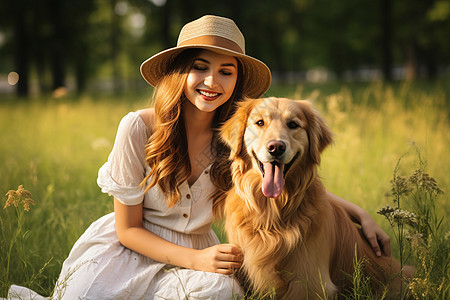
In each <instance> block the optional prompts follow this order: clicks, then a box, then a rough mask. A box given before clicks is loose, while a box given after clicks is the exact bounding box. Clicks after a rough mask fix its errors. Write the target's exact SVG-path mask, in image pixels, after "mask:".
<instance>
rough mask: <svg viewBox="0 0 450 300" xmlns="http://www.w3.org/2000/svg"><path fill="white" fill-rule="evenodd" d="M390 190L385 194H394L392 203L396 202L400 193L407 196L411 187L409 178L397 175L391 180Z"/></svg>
mask: <svg viewBox="0 0 450 300" xmlns="http://www.w3.org/2000/svg"><path fill="white" fill-rule="evenodd" d="M391 185H392V187H391V192H390V193H387V194H386V195H387V196H394V203H397V199H398V198H399V197H401V196H402V195H405V196H407V195H408V194H409V192H411V190H412V188H411V185H410V182H409V180H408V179H407V178H406V177H404V176H397V177H395V178H394V179H393V180H391Z"/></svg>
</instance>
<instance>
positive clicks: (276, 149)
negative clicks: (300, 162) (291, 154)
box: [267, 140, 286, 156]
mask: <svg viewBox="0 0 450 300" xmlns="http://www.w3.org/2000/svg"><path fill="white" fill-rule="evenodd" d="M267 150H269V153H270V154H271V155H273V156H280V155H282V154H283V153H284V151H286V144H285V143H284V142H283V141H280V140H270V141H269V142H268V143H267Z"/></svg>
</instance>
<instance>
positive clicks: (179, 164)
mask: <svg viewBox="0 0 450 300" xmlns="http://www.w3.org/2000/svg"><path fill="white" fill-rule="evenodd" d="M200 51H202V50H201V49H188V50H185V51H183V52H182V53H181V54H179V55H178V56H177V58H176V59H175V60H174V61H173V62H172V63H171V64H170V66H169V67H168V68H167V69H168V72H167V74H166V75H165V76H164V77H163V78H162V79H161V80H160V81H159V82H158V84H157V86H156V87H155V90H154V93H153V101H154V108H155V125H154V127H153V128H154V131H153V133H152V135H151V136H150V138H149V140H148V142H147V145H146V148H145V152H146V158H145V160H146V162H147V164H148V165H149V166H150V169H151V171H150V173H149V174H148V175H147V177H146V178H145V179H144V181H142V183H141V185H143V186H146V189H145V192H147V191H148V190H149V189H150V188H151V187H153V186H155V185H156V184H158V186H159V187H160V188H161V191H162V192H163V194H164V196H165V198H166V201H167V204H168V206H169V207H172V206H174V205H175V204H176V203H178V201H180V198H181V194H180V191H179V189H178V186H179V185H180V184H181V183H182V182H184V181H186V180H187V179H188V177H189V175H190V173H191V164H190V160H189V155H188V145H187V139H186V129H185V125H184V117H183V112H182V105H183V101H186V99H185V98H184V95H183V91H184V87H185V84H186V79H187V76H188V74H189V71H190V70H191V68H192V66H193V63H194V60H195V58H196V57H198V54H199V52H200ZM237 60H238V76H237V81H236V86H235V89H234V92H233V94H232V96H231V97H230V99H229V100H228V101H227V102H226V103H224V104H223V105H222V106H220V107H219V108H217V110H216V113H215V115H214V120H213V125H212V126H213V130H214V134H213V138H212V141H211V153H212V154H213V157H214V161H213V163H212V165H211V170H210V177H211V180H212V182H213V184H214V186H215V187H216V191H215V192H214V193H213V194H212V196H211V199H212V201H214V206H213V207H214V214H215V215H216V216H220V215H221V212H220V210H221V206H222V205H221V203H222V202H223V200H224V194H225V192H226V191H228V190H229V189H230V188H231V172H230V163H229V160H228V159H229V151H230V150H229V148H228V146H226V145H225V144H224V143H223V142H222V141H221V140H220V139H219V138H218V129H219V127H220V125H221V124H222V123H223V122H224V121H226V120H227V119H229V118H230V116H231V115H232V114H233V113H234V111H235V109H236V103H237V102H238V101H241V100H242V98H243V94H242V78H243V71H242V64H241V63H240V61H239V59H237ZM148 180H149V182H148V184H147V181H148Z"/></svg>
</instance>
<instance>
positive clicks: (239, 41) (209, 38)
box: [141, 15, 271, 98]
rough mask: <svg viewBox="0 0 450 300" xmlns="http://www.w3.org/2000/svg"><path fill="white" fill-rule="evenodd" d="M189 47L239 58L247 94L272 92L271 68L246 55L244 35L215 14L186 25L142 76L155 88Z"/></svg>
mask: <svg viewBox="0 0 450 300" xmlns="http://www.w3.org/2000/svg"><path fill="white" fill-rule="evenodd" d="M189 48H201V49H207V50H211V51H214V52H216V53H219V54H225V55H231V56H234V57H236V58H237V59H239V61H240V62H241V64H242V66H243V75H244V76H243V77H244V78H243V85H242V86H243V89H244V94H245V95H247V96H249V97H254V98H259V97H261V96H262V95H263V94H264V93H265V92H266V91H267V90H268V89H269V86H270V82H271V75H270V70H269V68H268V67H267V66H266V65H265V64H264V63H263V62H261V61H259V60H257V59H255V58H253V57H251V56H248V55H245V39H244V36H243V35H242V33H241V31H240V30H239V28H238V27H237V26H236V24H235V23H234V22H233V20H231V19H228V18H224V17H217V16H212V15H206V16H203V17H201V18H199V19H197V20H195V21H192V22H190V23H187V24H186V25H184V27H183V28H182V29H181V32H180V35H179V36H178V42H177V46H176V47H174V48H170V49H167V50H164V51H161V52H159V53H157V54H155V55H154V56H152V57H150V58H149V59H147V60H146V61H144V62H143V63H142V65H141V74H142V76H143V77H144V79H145V80H146V81H147V82H148V83H150V84H151V85H152V86H155V85H156V84H157V83H158V81H159V80H160V79H161V77H162V76H164V74H165V73H166V71H167V67H168V66H169V65H170V63H171V62H172V61H173V60H174V59H175V57H176V56H177V55H179V54H180V53H181V52H182V51H184V50H185V49H189Z"/></svg>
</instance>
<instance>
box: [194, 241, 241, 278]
mask: <svg viewBox="0 0 450 300" xmlns="http://www.w3.org/2000/svg"><path fill="white" fill-rule="evenodd" d="M241 265H242V251H241V248H239V247H238V246H235V245H231V244H219V245H215V246H212V247H209V248H205V249H203V250H198V252H197V254H196V255H195V257H194V259H193V265H192V269H194V270H198V271H206V272H213V273H220V274H224V275H231V274H233V273H234V271H235V270H236V269H239V268H240V267H241Z"/></svg>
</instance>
